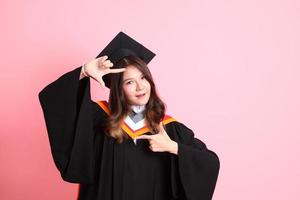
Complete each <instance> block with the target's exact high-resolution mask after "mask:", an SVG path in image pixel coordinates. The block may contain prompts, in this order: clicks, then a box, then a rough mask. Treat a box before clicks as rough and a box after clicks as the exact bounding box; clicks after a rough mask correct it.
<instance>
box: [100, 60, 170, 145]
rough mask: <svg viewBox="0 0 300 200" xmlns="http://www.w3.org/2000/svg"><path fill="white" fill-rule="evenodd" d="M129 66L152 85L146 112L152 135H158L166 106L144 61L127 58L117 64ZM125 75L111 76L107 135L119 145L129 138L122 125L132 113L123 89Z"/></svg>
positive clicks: (116, 65) (116, 74)
mask: <svg viewBox="0 0 300 200" xmlns="http://www.w3.org/2000/svg"><path fill="white" fill-rule="evenodd" d="M129 65H131V66H134V67H136V68H137V69H138V70H139V71H141V72H142V74H143V75H144V76H145V78H146V80H147V81H148V82H149V83H150V86H151V93H150V98H149V101H148V103H147V104H146V107H145V111H144V112H145V118H146V125H147V127H148V128H149V129H150V131H151V132H152V133H156V132H157V131H158V125H159V123H160V120H161V119H162V118H163V117H164V115H165V104H164V102H163V101H162V100H161V99H160V98H159V96H158V95H157V93H156V89H155V84H154V81H153V78H152V75H151V72H150V70H149V68H148V67H147V64H146V63H145V62H144V61H143V60H142V59H140V58H138V57H135V56H127V57H125V58H123V59H121V60H120V61H118V62H117V63H116V64H115V67H116V68H124V67H128V66H129ZM123 74H124V73H123V72H122V73H115V74H110V93H109V107H110V111H111V116H110V118H109V119H108V121H107V123H106V125H105V130H106V133H107V134H108V135H110V136H112V137H114V138H116V139H117V141H118V142H119V143H121V142H123V140H124V138H127V137H128V136H127V134H126V133H124V131H122V129H121V123H122V121H123V120H124V118H125V117H126V116H127V115H128V114H129V112H130V111H131V108H130V105H129V104H128V102H127V100H126V97H125V93H124V91H123V87H122V79H123Z"/></svg>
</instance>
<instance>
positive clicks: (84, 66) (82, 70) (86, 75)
mask: <svg viewBox="0 0 300 200" xmlns="http://www.w3.org/2000/svg"><path fill="white" fill-rule="evenodd" d="M81 74H82V75H84V76H85V77H89V75H88V74H87V73H86V65H85V64H84V65H82V67H81Z"/></svg>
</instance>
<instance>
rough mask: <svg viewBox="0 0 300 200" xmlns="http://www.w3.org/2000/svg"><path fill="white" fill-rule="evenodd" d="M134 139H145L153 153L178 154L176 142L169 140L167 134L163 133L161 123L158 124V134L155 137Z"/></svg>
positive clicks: (147, 136)
mask: <svg viewBox="0 0 300 200" xmlns="http://www.w3.org/2000/svg"><path fill="white" fill-rule="evenodd" d="M134 139H147V140H148V141H149V144H150V145H149V148H150V149H151V151H153V152H164V151H166V152H170V153H173V154H176V155H177V154H178V144H177V142H175V141H173V140H171V138H170V137H169V135H168V134H167V132H166V131H165V129H164V127H163V125H162V122H161V123H160V124H159V132H158V133H157V134H155V135H141V136H138V137H136V138H134Z"/></svg>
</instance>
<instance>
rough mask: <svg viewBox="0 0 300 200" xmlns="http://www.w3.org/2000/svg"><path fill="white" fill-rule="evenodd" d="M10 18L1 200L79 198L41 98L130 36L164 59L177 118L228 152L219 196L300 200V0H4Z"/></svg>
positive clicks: (159, 72) (160, 70) (1, 125)
mask: <svg viewBox="0 0 300 200" xmlns="http://www.w3.org/2000/svg"><path fill="white" fill-rule="evenodd" d="M83 2H84V3H83ZM0 21H1V37H0V42H1V52H0V53H1V54H0V55H1V60H0V62H1V65H0V66H1V78H0V85H1V91H0V92H1V100H0V101H1V102H0V110H1V112H0V118H1V120H0V134H1V135H0V199H1V200H19V199H26V200H27V199H30V200H31V199H44V200H48V199H49V200H50V199H51V200H52V199H75V197H76V195H77V185H74V184H70V183H66V182H63V181H62V180H61V178H60V176H59V173H58V171H57V170H56V168H55V166H54V163H53V160H52V157H51V154H50V147H49V142H48V137H47V134H46V128H45V123H44V119H43V115H42V112H41V108H40V105H39V102H38V97H37V95H38V92H39V91H40V90H41V89H42V88H43V87H44V86H46V85H47V84H49V83H50V82H52V81H54V80H55V79H56V78H58V77H59V76H60V75H62V74H63V73H65V72H67V71H70V70H72V69H74V68H75V67H78V66H80V65H81V64H82V63H84V62H87V61H88V60H90V59H92V58H93V57H95V56H96V55H97V54H98V52H99V51H100V50H101V49H102V48H103V47H104V46H105V45H106V44H107V43H108V42H109V41H110V40H111V39H112V37H113V36H115V34H117V33H118V32H119V31H120V30H122V31H124V32H125V33H128V34H129V35H131V36H132V37H134V38H136V39H137V40H139V41H141V42H143V44H145V45H146V46H147V47H149V48H150V49H151V50H153V51H154V52H156V53H157V56H156V57H155V59H154V60H153V62H151V64H150V68H151V70H152V73H153V75H154V77H155V81H156V83H157V86H158V90H159V94H160V95H161V97H162V98H163V99H164V101H165V102H166V103H167V105H168V114H170V115H171V116H173V117H175V118H176V119H177V120H178V121H181V122H183V123H185V124H186V125H187V126H188V127H190V128H191V129H193V130H194V132H195V134H196V135H197V137H198V138H200V139H201V140H203V141H204V142H205V143H206V144H207V146H208V147H209V148H211V149H213V150H214V151H216V152H217V153H218V155H219V157H220V159H221V171H220V176H219V180H218V183H217V187H216V190H215V194H214V199H215V200H241V199H242V200H253V199H255V200H256V199H272V200H277V199H278V200H279V199H280V200H282V199H288V200H296V199H300V190H299V186H300V172H299V170H300V159H299V153H300V149H299V146H298V144H299V143H300V136H299V133H300V123H299V119H300V114H299V113H300V103H299V102H300V92H299V85H300V76H299V75H300V69H299V67H300V60H299V56H300V39H299V38H300V37H299V35H300V2H299V1H297V0H285V1H283V0H281V1H279V0H251V1H250V0H249V1H239V0H226V1H221V0H218V1H214V0H195V1H174V0H172V1H153V0H152V1H147V2H146V1H141V0H136V1H126V2H125V1H117V0H115V1H95V0H94V1H61V0H51V1H38V0H27V1H22V0H21V1H16V0H2V1H1V3H0ZM107 92H108V90H103V89H101V88H100V87H98V85H97V84H96V83H95V82H93V94H92V95H93V99H94V100H98V99H103V98H104V99H105V98H106V97H107V94H108V93H107Z"/></svg>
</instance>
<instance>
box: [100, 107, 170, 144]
mask: <svg viewBox="0 0 300 200" xmlns="http://www.w3.org/2000/svg"><path fill="white" fill-rule="evenodd" d="M96 103H97V104H98V105H99V106H100V107H101V108H102V109H103V110H104V112H106V114H108V115H109V116H110V115H111V112H110V109H109V107H108V103H107V102H106V101H97V102H96ZM173 121H176V120H175V119H174V118H173V117H171V116H169V115H165V116H164V118H163V119H162V120H161V122H162V123H163V125H166V124H168V123H170V122H173ZM121 128H122V130H123V131H125V132H126V133H127V134H128V135H129V136H130V137H131V138H132V139H134V138H135V137H137V136H139V135H143V134H144V133H147V132H149V131H150V129H149V128H148V127H147V126H144V127H143V128H140V129H138V130H135V131H134V130H132V129H131V128H130V127H129V126H128V125H127V124H126V122H124V121H123V122H122V124H121Z"/></svg>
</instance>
